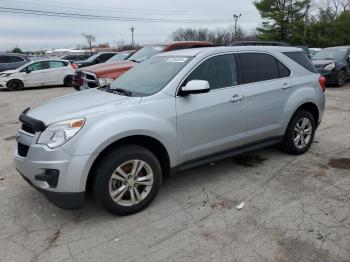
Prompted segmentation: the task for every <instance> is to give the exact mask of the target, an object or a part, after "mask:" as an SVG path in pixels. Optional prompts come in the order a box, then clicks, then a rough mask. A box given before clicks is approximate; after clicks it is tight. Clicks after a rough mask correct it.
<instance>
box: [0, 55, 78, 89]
mask: <svg viewBox="0 0 350 262" xmlns="http://www.w3.org/2000/svg"><path fill="white" fill-rule="evenodd" d="M74 72H75V68H74V66H73V65H72V64H71V63H69V61H66V60H59V59H50V60H41V61H35V62H29V63H27V64H25V65H23V66H21V67H20V68H17V69H15V70H8V71H4V72H2V73H0V87H5V88H8V89H9V90H21V89H23V88H26V87H34V86H54V85H65V86H71V85H72V79H73V75H74Z"/></svg>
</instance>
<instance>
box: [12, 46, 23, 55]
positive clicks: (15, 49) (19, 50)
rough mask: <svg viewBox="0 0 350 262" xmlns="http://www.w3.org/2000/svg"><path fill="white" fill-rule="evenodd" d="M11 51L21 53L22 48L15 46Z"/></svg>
mask: <svg viewBox="0 0 350 262" xmlns="http://www.w3.org/2000/svg"><path fill="white" fill-rule="evenodd" d="M11 53H19V54H21V53H22V50H21V48H19V47H17V46H16V47H15V48H14V49H12V50H11Z"/></svg>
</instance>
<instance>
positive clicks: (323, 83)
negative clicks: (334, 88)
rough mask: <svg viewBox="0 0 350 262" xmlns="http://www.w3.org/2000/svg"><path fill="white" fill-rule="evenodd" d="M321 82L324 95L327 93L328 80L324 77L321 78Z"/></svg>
mask: <svg viewBox="0 0 350 262" xmlns="http://www.w3.org/2000/svg"><path fill="white" fill-rule="evenodd" d="M319 82H320V88H321V90H322V91H323V93H324V92H325V91H326V82H327V79H326V78H325V77H324V76H320V79H319Z"/></svg>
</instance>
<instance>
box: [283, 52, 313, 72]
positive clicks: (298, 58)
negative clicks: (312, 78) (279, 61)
mask: <svg viewBox="0 0 350 262" xmlns="http://www.w3.org/2000/svg"><path fill="white" fill-rule="evenodd" d="M283 54H285V55H286V56H288V57H289V58H290V59H292V60H293V61H294V62H296V63H298V64H299V65H301V66H302V67H304V68H305V69H307V70H309V71H310V72H312V73H317V70H316V68H315V66H314V65H313V64H312V62H311V61H310V59H309V58H308V57H307V56H306V55H305V53H304V52H302V51H300V52H285V53H283Z"/></svg>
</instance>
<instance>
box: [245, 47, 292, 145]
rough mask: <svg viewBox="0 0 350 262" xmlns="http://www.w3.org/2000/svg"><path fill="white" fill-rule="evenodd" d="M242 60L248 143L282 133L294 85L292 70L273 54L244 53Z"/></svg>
mask: <svg viewBox="0 0 350 262" xmlns="http://www.w3.org/2000/svg"><path fill="white" fill-rule="evenodd" d="M239 61H240V73H241V74H240V77H241V82H242V86H243V87H244V89H245V96H246V106H247V133H246V136H247V137H246V142H247V143H254V142H260V141H264V140H266V139H270V138H272V137H278V136H280V135H281V133H282V119H281V117H282V115H283V114H282V112H283V110H284V106H285V104H286V102H287V100H288V98H289V96H290V94H291V89H292V88H293V86H292V82H291V79H290V75H291V71H290V70H289V69H288V68H287V67H286V65H284V64H283V63H282V62H281V61H279V60H278V59H276V58H275V57H274V56H273V55H271V54H269V53H258V52H246V53H240V54H239Z"/></svg>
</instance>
